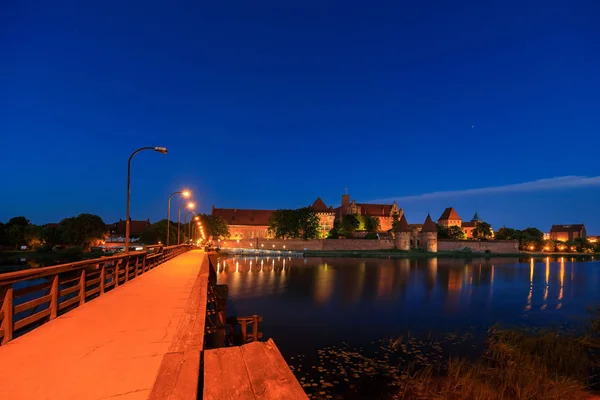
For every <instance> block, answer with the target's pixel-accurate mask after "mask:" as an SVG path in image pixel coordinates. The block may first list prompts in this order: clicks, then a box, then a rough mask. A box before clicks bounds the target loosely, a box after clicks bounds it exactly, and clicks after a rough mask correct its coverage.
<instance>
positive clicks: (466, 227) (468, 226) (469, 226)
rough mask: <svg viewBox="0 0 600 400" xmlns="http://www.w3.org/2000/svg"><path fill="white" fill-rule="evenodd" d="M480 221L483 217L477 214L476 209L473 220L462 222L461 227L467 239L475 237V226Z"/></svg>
mask: <svg viewBox="0 0 600 400" xmlns="http://www.w3.org/2000/svg"><path fill="white" fill-rule="evenodd" d="M480 222H481V218H479V215H478V214H477V211H476V212H475V215H473V219H472V220H470V221H467V222H463V223H462V226H461V228H462V230H463V231H464V232H465V234H466V235H467V239H473V230H475V227H476V226H477V224H478V223H480Z"/></svg>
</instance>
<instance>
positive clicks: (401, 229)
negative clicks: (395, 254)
mask: <svg viewBox="0 0 600 400" xmlns="http://www.w3.org/2000/svg"><path fill="white" fill-rule="evenodd" d="M395 232H396V237H395V239H394V247H395V248H397V249H398V250H405V251H408V250H410V232H411V229H410V226H409V225H408V222H406V217H405V216H404V214H402V217H400V220H399V221H398V224H397V226H396V227H395Z"/></svg>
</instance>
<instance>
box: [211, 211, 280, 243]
mask: <svg viewBox="0 0 600 400" xmlns="http://www.w3.org/2000/svg"><path fill="white" fill-rule="evenodd" d="M274 211H275V210H250V209H239V208H215V207H214V206H213V207H212V212H211V214H212V215H214V216H218V217H222V218H223V219H224V220H225V221H226V222H227V225H229V238H230V239H235V240H238V239H256V238H261V239H270V238H272V237H273V236H272V235H271V233H270V232H269V219H271V216H272V215H273V212H274Z"/></svg>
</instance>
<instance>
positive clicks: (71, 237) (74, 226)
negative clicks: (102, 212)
mask: <svg viewBox="0 0 600 400" xmlns="http://www.w3.org/2000/svg"><path fill="white" fill-rule="evenodd" d="M59 229H60V232H61V238H62V242H63V243H64V244H73V245H77V246H81V247H84V248H85V247H89V246H90V244H92V243H93V242H94V241H95V240H100V239H102V238H103V237H104V236H105V235H106V225H105V224H104V221H102V218H100V217H99V216H97V215H94V214H79V215H78V216H76V217H70V218H65V219H63V220H62V221H60V224H59Z"/></svg>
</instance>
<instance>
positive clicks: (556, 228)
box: [550, 224, 587, 242]
mask: <svg viewBox="0 0 600 400" xmlns="http://www.w3.org/2000/svg"><path fill="white" fill-rule="evenodd" d="M586 237H587V233H586V230H585V225H584V224H574V225H552V229H550V239H551V240H554V241H558V242H570V241H573V240H575V239H577V238H584V239H585V238H586Z"/></svg>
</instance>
